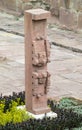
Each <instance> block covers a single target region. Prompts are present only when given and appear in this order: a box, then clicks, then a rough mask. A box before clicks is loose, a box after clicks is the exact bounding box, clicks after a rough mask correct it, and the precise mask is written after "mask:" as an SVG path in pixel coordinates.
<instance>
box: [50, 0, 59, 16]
mask: <svg viewBox="0 0 82 130" xmlns="http://www.w3.org/2000/svg"><path fill="white" fill-rule="evenodd" d="M59 3H60V2H59V0H52V1H51V9H50V10H51V13H52V15H55V16H59V5H60V4H59Z"/></svg>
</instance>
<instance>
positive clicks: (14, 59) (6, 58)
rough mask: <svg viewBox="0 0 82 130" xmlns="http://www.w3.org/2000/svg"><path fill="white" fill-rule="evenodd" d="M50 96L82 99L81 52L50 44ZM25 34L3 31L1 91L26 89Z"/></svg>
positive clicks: (0, 73) (0, 43)
mask: <svg viewBox="0 0 82 130" xmlns="http://www.w3.org/2000/svg"><path fill="white" fill-rule="evenodd" d="M50 59H51V63H49V65H48V69H49V71H50V73H51V75H52V76H51V86H50V89H49V93H48V98H56V99H57V98H61V97H65V96H72V97H76V98H80V99H82V53H75V52H72V51H70V50H67V49H65V48H61V47H57V46H54V45H51V57H50ZM24 64H25V63H24V37H22V36H17V35H14V34H10V33H7V32H4V31H0V93H2V94H3V95H5V94H6V95H9V94H11V93H12V92H13V91H15V92H19V91H24V90H25V83H24V80H25V76H24V73H25V65H24Z"/></svg>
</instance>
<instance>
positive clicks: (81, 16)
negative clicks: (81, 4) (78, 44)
mask: <svg viewBox="0 0 82 130" xmlns="http://www.w3.org/2000/svg"><path fill="white" fill-rule="evenodd" d="M78 28H79V29H82V12H79V14H78Z"/></svg>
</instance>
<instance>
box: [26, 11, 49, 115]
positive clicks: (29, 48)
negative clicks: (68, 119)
mask: <svg viewBox="0 0 82 130" xmlns="http://www.w3.org/2000/svg"><path fill="white" fill-rule="evenodd" d="M49 16H50V12H48V11H45V10H42V9H34V10H28V11H25V95H26V98H25V99H26V108H27V110H28V111H29V112H32V113H34V114H41V113H47V112H49V111H50V109H49V108H48V107H47V91H48V88H49V79H50V75H49V73H48V72H47V63H48V61H49V55H50V47H49V45H48V44H49V43H48V42H47V39H46V25H47V20H46V19H47V18H48V17H49Z"/></svg>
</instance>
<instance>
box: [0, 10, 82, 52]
mask: <svg viewBox="0 0 82 130" xmlns="http://www.w3.org/2000/svg"><path fill="white" fill-rule="evenodd" d="M5 21H6V22H5ZM0 30H5V31H7V32H10V33H14V34H17V35H20V36H24V17H23V16H22V17H20V18H19V17H16V16H12V15H8V14H5V13H0ZM47 31H48V39H49V41H50V42H53V44H55V45H57V46H61V47H65V48H67V49H70V50H73V51H76V52H80V53H82V33H76V32H72V31H68V30H64V29H60V28H59V27H58V26H56V25H55V19H53V17H51V18H50V19H49V20H48V28H47Z"/></svg>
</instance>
